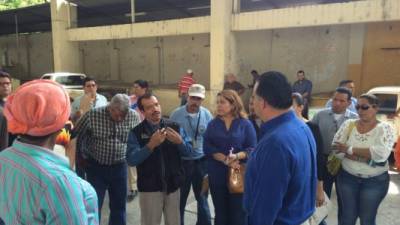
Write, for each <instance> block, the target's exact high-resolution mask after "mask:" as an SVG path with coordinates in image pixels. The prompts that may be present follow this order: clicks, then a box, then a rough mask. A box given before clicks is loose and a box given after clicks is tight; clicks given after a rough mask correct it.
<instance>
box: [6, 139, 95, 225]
mask: <svg viewBox="0 0 400 225" xmlns="http://www.w3.org/2000/svg"><path fill="white" fill-rule="evenodd" d="M0 190H1V191H0V217H1V218H2V219H3V221H4V222H5V224H7V225H14V224H15V225H16V224H35V225H36V224H60V225H76V224H78V225H82V224H85V225H86V224H87V225H91V224H99V221H98V219H99V215H98V205H97V204H98V203H97V195H96V192H95V190H94V189H93V187H92V186H91V185H90V184H89V183H87V182H86V181H84V180H82V179H81V178H79V177H78V176H77V175H76V174H75V172H74V171H72V170H71V169H70V168H69V165H68V162H67V160H66V159H65V158H64V157H60V156H58V155H56V154H55V153H53V152H52V151H50V150H48V149H45V148H42V147H39V146H35V145H30V144H25V143H22V142H19V141H18V140H16V141H14V143H13V145H12V147H10V148H7V149H6V150H4V151H3V152H1V153H0Z"/></svg>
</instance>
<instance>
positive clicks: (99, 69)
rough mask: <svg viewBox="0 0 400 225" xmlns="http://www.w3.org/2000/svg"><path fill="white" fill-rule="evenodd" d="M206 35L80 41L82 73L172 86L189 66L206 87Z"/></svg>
mask: <svg viewBox="0 0 400 225" xmlns="http://www.w3.org/2000/svg"><path fill="white" fill-rule="evenodd" d="M208 36H209V35H195V36H189V35H185V36H176V37H164V38H139V39H129V40H128V39H126V40H117V41H88V42H86V41H85V42H81V43H80V50H81V52H82V53H81V54H82V55H83V57H82V65H83V72H84V73H86V74H89V75H92V76H94V77H96V78H97V79H99V80H103V81H120V82H124V83H129V84H132V83H133V81H135V80H137V79H146V80H148V81H150V82H151V83H152V84H155V85H158V84H162V85H175V84H176V83H177V81H178V80H179V79H180V77H181V76H182V75H183V74H184V73H185V71H186V69H188V68H190V69H192V70H193V71H194V73H195V76H196V77H195V78H196V80H197V81H198V82H199V83H203V84H205V85H207V86H208V84H209V79H208V78H209V76H208V74H209V71H210V63H209V38H208ZM113 58H115V59H113ZM113 68H117V69H113ZM174 87H175V86H174Z"/></svg>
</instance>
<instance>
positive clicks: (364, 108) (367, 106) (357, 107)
mask: <svg viewBox="0 0 400 225" xmlns="http://www.w3.org/2000/svg"><path fill="white" fill-rule="evenodd" d="M371 107H375V106H369V105H356V109H357V110H360V109H361V110H368V109H369V108H371Z"/></svg>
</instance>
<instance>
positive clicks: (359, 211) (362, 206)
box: [336, 170, 390, 225]
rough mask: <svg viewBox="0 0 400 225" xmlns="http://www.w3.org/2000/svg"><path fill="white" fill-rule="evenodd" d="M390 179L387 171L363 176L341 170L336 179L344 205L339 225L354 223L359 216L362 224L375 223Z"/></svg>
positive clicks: (369, 224) (371, 224)
mask: <svg viewBox="0 0 400 225" xmlns="http://www.w3.org/2000/svg"><path fill="white" fill-rule="evenodd" d="M389 180H390V177H389V174H388V173H387V172H385V173H383V174H381V175H378V176H375V177H371V178H361V177H357V176H354V175H352V174H350V173H348V172H346V171H344V170H341V171H340V172H339V175H338V177H337V181H336V184H337V189H338V192H339V193H340V196H341V206H343V209H342V210H341V219H340V221H339V222H340V223H339V225H354V224H356V221H357V218H358V217H359V218H360V224H361V225H375V224H376V221H375V220H376V214H377V212H378V207H379V205H380V203H381V202H382V200H383V199H384V198H385V196H386V194H387V192H388V189H389Z"/></svg>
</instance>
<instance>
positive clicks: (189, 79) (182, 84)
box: [178, 74, 196, 93]
mask: <svg viewBox="0 0 400 225" xmlns="http://www.w3.org/2000/svg"><path fill="white" fill-rule="evenodd" d="M194 83H196V81H195V80H194V79H193V75H188V74H186V75H184V76H183V77H182V79H181V80H180V81H179V85H178V88H179V93H187V92H188V90H189V87H190V86H192V84H194Z"/></svg>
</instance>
